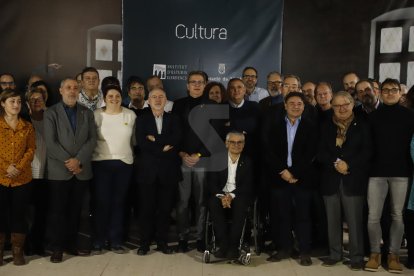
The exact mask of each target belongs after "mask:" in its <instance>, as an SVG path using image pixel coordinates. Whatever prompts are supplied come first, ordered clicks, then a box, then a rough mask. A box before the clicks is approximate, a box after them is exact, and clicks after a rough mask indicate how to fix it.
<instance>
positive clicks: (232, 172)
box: [223, 155, 240, 198]
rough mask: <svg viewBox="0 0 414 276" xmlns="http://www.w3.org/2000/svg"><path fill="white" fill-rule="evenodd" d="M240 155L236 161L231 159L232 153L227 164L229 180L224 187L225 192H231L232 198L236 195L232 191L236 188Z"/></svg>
mask: <svg viewBox="0 0 414 276" xmlns="http://www.w3.org/2000/svg"><path fill="white" fill-rule="evenodd" d="M239 159H240V156H239V157H238V158H237V160H236V161H235V162H233V161H232V160H231V157H230V155H229V156H228V165H227V172H228V173H227V182H226V186H224V188H223V192H225V193H229V194H230V195H231V197H232V198H235V197H236V195H235V194H234V193H232V192H233V191H234V190H236V172H237V165H238V164H239Z"/></svg>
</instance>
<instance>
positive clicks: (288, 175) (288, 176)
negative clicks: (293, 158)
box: [280, 169, 298, 184]
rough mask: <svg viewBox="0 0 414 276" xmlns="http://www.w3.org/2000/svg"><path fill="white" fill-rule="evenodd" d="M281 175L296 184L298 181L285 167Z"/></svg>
mask: <svg viewBox="0 0 414 276" xmlns="http://www.w3.org/2000/svg"><path fill="white" fill-rule="evenodd" d="M280 177H281V178H282V179H283V180H285V181H286V182H289V183H290V184H295V183H296V182H298V180H297V179H296V178H295V177H294V176H293V174H291V172H290V171H288V170H287V169H284V170H283V171H281V172H280Z"/></svg>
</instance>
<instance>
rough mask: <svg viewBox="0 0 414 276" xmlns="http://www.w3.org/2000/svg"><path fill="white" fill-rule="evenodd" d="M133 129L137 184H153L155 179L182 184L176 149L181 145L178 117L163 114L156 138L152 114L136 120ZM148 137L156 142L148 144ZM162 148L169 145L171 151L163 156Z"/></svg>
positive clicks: (143, 115)
mask: <svg viewBox="0 0 414 276" xmlns="http://www.w3.org/2000/svg"><path fill="white" fill-rule="evenodd" d="M135 126H136V131H135V135H136V141H137V147H136V153H137V164H138V166H137V167H138V173H137V180H138V182H152V181H154V180H156V178H157V176H159V177H160V179H161V180H164V181H172V182H178V181H179V180H181V178H182V176H181V169H180V158H179V156H178V146H179V144H180V142H181V137H182V129H181V124H180V121H179V118H178V116H177V115H176V114H173V113H167V112H164V114H163V117H162V130H161V134H158V131H157V125H156V123H155V117H154V115H153V113H152V112H151V110H150V111H149V112H145V113H143V114H141V115H140V116H139V117H137V119H136V124H135ZM148 135H152V136H154V137H155V141H154V142H151V141H150V140H148V139H147V136H148ZM165 145H171V146H173V148H172V149H170V150H169V151H167V152H164V151H163V148H164V146H165Z"/></svg>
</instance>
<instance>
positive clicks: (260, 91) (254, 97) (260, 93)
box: [247, 86, 269, 103]
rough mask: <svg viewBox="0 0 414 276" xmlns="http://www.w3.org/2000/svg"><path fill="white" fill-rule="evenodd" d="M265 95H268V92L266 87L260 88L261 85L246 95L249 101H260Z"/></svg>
mask: <svg viewBox="0 0 414 276" xmlns="http://www.w3.org/2000/svg"><path fill="white" fill-rule="evenodd" d="M267 96H269V92H267V90H266V89H264V88H261V87H257V86H256V87H255V88H254V90H253V92H252V93H251V94H250V95H249V96H248V98H247V99H248V100H249V101H253V102H257V103H258V102H260V100H262V99H264V98H266V97H267Z"/></svg>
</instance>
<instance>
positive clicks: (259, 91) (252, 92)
mask: <svg viewBox="0 0 414 276" xmlns="http://www.w3.org/2000/svg"><path fill="white" fill-rule="evenodd" d="M242 77H243V82H244V84H245V85H246V99H247V100H249V101H254V102H257V103H258V102H260V100H261V99H264V98H266V97H267V96H269V93H268V92H267V91H266V89H263V88H260V87H257V86H256V84H257V78H258V76H257V70H256V68H254V67H246V68H244V70H243V76H242Z"/></svg>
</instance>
